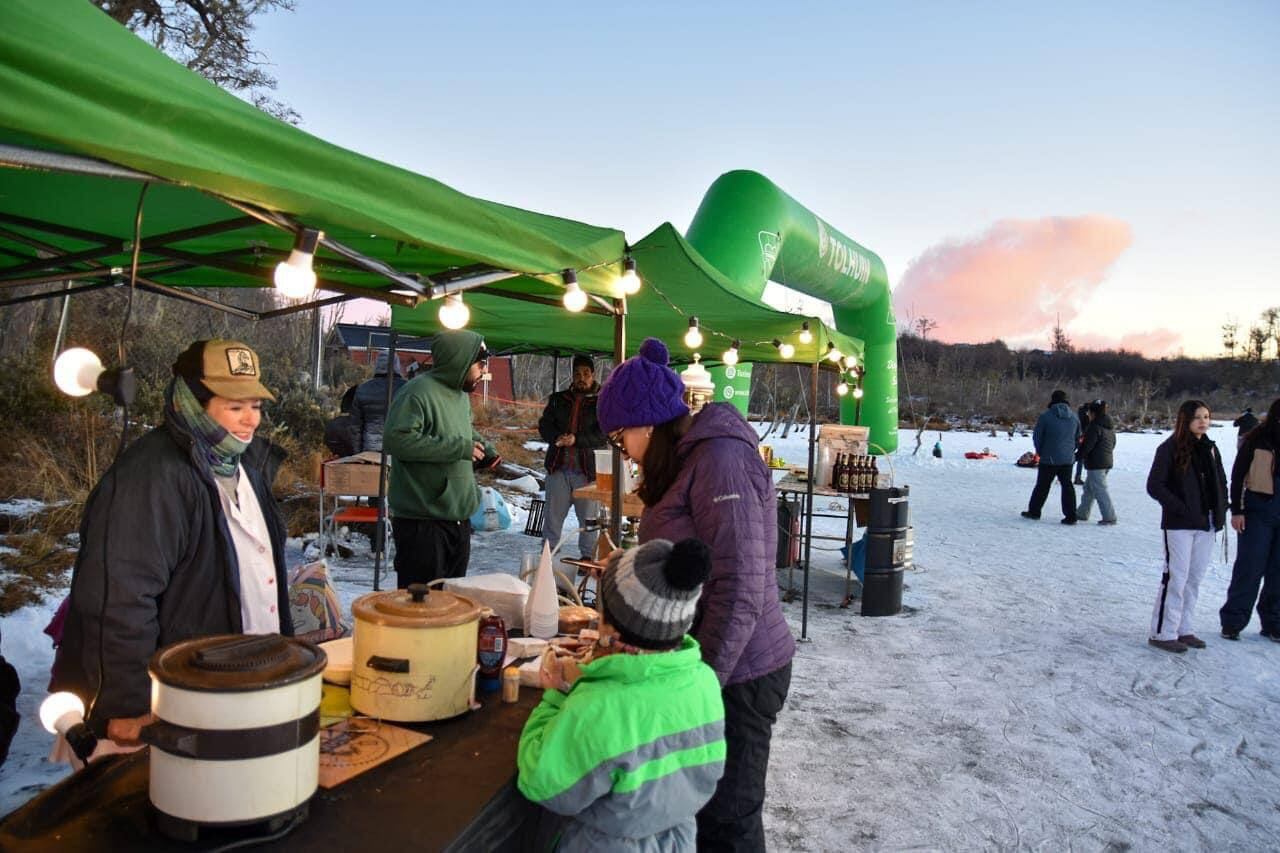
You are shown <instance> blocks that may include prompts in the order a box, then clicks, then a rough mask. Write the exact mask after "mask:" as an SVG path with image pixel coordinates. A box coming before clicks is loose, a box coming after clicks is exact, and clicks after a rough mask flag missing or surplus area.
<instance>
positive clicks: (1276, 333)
mask: <svg viewBox="0 0 1280 853" xmlns="http://www.w3.org/2000/svg"><path fill="white" fill-rule="evenodd" d="M1262 322H1264V323H1266V324H1267V337H1268V338H1270V339H1271V342H1272V344H1273V345H1274V346H1275V357H1276V358H1277V359H1280V307H1274V308H1268V309H1267V310H1266V311H1263V312H1262Z"/></svg>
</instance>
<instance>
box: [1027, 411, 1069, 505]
mask: <svg viewBox="0 0 1280 853" xmlns="http://www.w3.org/2000/svg"><path fill="white" fill-rule="evenodd" d="M1079 440H1080V419H1079V418H1077V417H1076V413H1075V412H1073V411H1071V406H1070V405H1069V404H1068V403H1067V392H1066V391H1061V390H1059V391H1054V392H1053V395H1052V396H1051V397H1050V398H1049V406H1048V408H1047V409H1045V411H1044V412H1042V413H1041V414H1040V417H1039V418H1037V419H1036V428H1035V431H1034V432H1033V433H1032V441H1033V442H1034V443H1035V447H1036V453H1038V454H1040V467H1039V469H1038V470H1037V472H1036V485H1035V488H1034V489H1032V490H1031V501H1030V502H1029V503H1028V504H1027V508H1026V509H1025V510H1023V511H1022V517H1023V518H1031V519H1038V518H1039V517H1040V509H1041V508H1042V507H1043V506H1044V502H1045V500H1046V499H1047V498H1048V497H1049V487H1050V486H1051V485H1053V481H1054V479H1057V481H1058V484H1059V486H1061V488H1062V523H1063V524H1075V523H1076V490H1075V486H1073V485H1071V462H1072V460H1073V459H1074V458H1075V454H1076V445H1077V444H1078V443H1079Z"/></svg>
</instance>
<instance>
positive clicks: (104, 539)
mask: <svg viewBox="0 0 1280 853" xmlns="http://www.w3.org/2000/svg"><path fill="white" fill-rule="evenodd" d="M284 456H285V454H284V451H283V450H280V449H279V448H277V447H275V446H274V445H271V444H270V443H269V442H267V441H266V440H265V439H263V438H255V439H254V440H253V443H252V444H250V445H249V449H248V450H247V451H246V452H245V454H244V455H243V456H242V457H241V460H240V461H241V467H242V468H243V469H244V472H245V475H246V476H248V478H249V483H250V484H251V485H252V486H253V491H254V494H255V495H257V498H258V503H259V505H260V506H261V508H262V517H263V518H264V519H265V520H266V522H267V528H268V531H269V533H270V535H271V551H272V555H273V557H274V559H275V566H276V587H277V602H276V608H277V612H278V613H279V616H280V629H281V633H284V634H292V633H293V623H292V621H291V620H290V618H289V599H288V580H287V578H286V576H285V561H284V542H285V526H284V521H283V519H282V518H281V516H280V511H279V509H278V508H277V507H276V502H275V498H274V497H272V495H271V482H272V481H273V480H274V479H275V475H276V471H277V470H278V468H279V467H280V463H281V461H283V459H284ZM218 488H219V486H218V485H217V483H215V482H214V480H213V478H212V477H211V476H210V475H208V474H204V473H202V472H201V471H199V470H198V469H197V468H196V466H195V465H194V464H192V461H191V456H190V439H188V438H186V437H185V436H182V435H180V434H179V433H177V432H175V431H172V430H171V429H170V428H169V427H168V426H162V427H159V428H158V429H155V430H152V431H151V432H150V433H148V434H147V435H145V436H143V437H142V438H140V439H138V440H137V441H136V442H134V443H133V444H132V445H131V446H130V447H129V448H128V449H127V450H125V452H124V455H123V456H121V457H120V459H119V460H118V461H117V462H116V463H115V464H114V465H112V466H111V468H110V469H108V470H107V473H106V474H105V475H103V477H102V479H101V480H100V481H99V482H98V485H97V486H96V487H95V488H94V490H93V493H92V494H90V495H89V500H88V501H87V502H86V504H85V510H84V517H83V518H82V519H81V522H80V552H79V554H78V555H77V557H76V565H75V570H74V572H73V574H72V577H71V597H70V606H69V610H68V612H67V621H66V628H65V631H64V633H63V637H62V645H60V646H59V647H58V652H57V655H56V657H55V658H54V663H53V682H52V684H51V686H50V689H51V690H54V691H57V690H71V691H73V692H75V693H77V694H79V695H80V696H81V697H82V698H84V699H85V704H86V705H88V704H89V700H90V699H91V697H92V696H93V694H94V690H95V688H96V686H97V683H98V672H99V669H98V667H99V662H98V657H99V655H98V639H99V637H101V638H102V639H103V645H104V648H103V660H102V665H103V675H104V676H105V677H104V678H103V679H102V692H101V694H100V695H99V696H98V701H97V705H96V706H95V707H94V708H93V710H92V716H91V719H90V723H91V725H92V727H93V728H94V729H95V730H96V731H97V732H98V733H99V736H101V734H102V733H103V732H104V730H105V728H106V722H107V721H108V720H110V719H113V718H116V717H137V716H140V715H142V714H145V713H147V712H148V711H149V710H150V709H151V680H150V678H149V676H148V675H147V662H148V660H150V658H151V655H152V654H153V653H154V652H155V651H156V650H157V649H159V648H161V647H162V646H167V645H169V644H170V643H175V642H178V641H179V640H187V639H191V638H193V637H204V636H208V635H210V634H234V633H239V632H240V631H241V629H242V623H241V620H240V567H239V563H238V561H237V559H236V552H235V546H234V544H233V542H232V539H231V530H230V528H229V527H228V526H227V519H226V516H225V515H224V513H223V511H222V502H221V500H220V499H219V497H218ZM104 559H105V561H106V562H105V566H104ZM104 583H106V584H107V586H108V595H107V607H106V611H105V620H104V623H103V625H102V627H101V629H100V628H99V618H98V616H99V613H101V612H102V588H103V584H104Z"/></svg>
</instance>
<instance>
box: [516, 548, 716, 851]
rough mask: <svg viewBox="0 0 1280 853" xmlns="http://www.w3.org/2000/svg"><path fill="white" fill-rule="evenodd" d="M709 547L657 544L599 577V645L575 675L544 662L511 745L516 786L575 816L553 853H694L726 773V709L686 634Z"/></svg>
mask: <svg viewBox="0 0 1280 853" xmlns="http://www.w3.org/2000/svg"><path fill="white" fill-rule="evenodd" d="M710 568H711V563H710V559H709V555H708V552H707V548H706V546H705V545H703V544H702V543H701V542H700V541H698V540H696V539H686V540H684V541H682V542H680V543H678V544H676V545H672V544H671V542H669V541H667V540H665V539H655V540H652V541H650V542H647V543H645V544H644V545H642V546H640V547H639V548H631V549H629V550H626V551H615V552H614V553H613V554H612V555H611V556H610V558H609V564H608V566H607V567H606V569H605V572H604V575H603V576H602V577H601V579H600V588H599V596H598V599H599V602H600V609H601V617H602V618H601V624H600V642H599V644H598V646H597V648H596V650H595V654H594V657H593V659H592V660H591V662H590V663H588V664H585V665H584V666H582V667H581V668H580V669H579V668H577V667H575V666H572V665H563V664H561V663H559V659H557V658H555V657H554V656H549V657H548V658H547V659H546V660H545V661H544V665H543V670H542V679H543V685H544V686H545V687H546V688H547V689H546V691H545V692H544V693H543V696H542V702H541V703H539V705H538V707H537V708H535V709H534V711H533V713H532V714H531V715H530V716H529V721H528V723H526V724H525V727H524V733H523V734H522V735H521V737H520V751H519V756H518V763H519V770H520V776H519V787H520V790H521V792H523V793H524V795H525V796H526V797H528V798H529V799H530V800H532V801H534V802H536V803H539V804H541V805H543V806H545V807H546V808H548V809H550V810H551V811H553V812H556V813H557V814H562V815H568V816H570V817H572V818H573V820H572V821H571V822H570V823H569V825H568V827H567V828H566V829H565V831H564V833H563V834H562V835H561V837H560V840H559V845H558V846H557V848H556V849H557V850H560V851H575V850H635V851H672V850H693V849H694V846H695V839H696V836H697V824H696V823H695V821H694V816H695V815H696V814H697V813H698V810H699V809H701V808H702V806H703V805H704V804H705V803H706V802H707V800H709V799H710V798H711V795H712V794H713V793H715V789H716V782H717V781H718V780H719V779H720V776H721V775H722V774H723V772H724V756H725V745H724V704H723V702H722V701H721V698H720V682H719V680H718V679H717V678H716V675H715V672H714V671H713V670H712V669H711V668H710V667H709V666H707V665H706V664H705V663H703V662H702V654H701V651H700V649H699V647H698V642H697V640H694V639H693V638H692V637H690V636H687V632H688V630H689V628H690V626H691V625H692V623H693V614H694V607H695V605H696V604H697V601H698V595H699V593H700V592H701V591H702V582H703V581H705V580H706V578H707V575H708V574H709V572H710Z"/></svg>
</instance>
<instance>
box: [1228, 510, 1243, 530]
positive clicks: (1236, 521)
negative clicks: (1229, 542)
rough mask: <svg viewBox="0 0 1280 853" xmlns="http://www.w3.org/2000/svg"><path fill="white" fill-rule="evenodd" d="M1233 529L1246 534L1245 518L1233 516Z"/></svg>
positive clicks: (1233, 514)
mask: <svg viewBox="0 0 1280 853" xmlns="http://www.w3.org/2000/svg"><path fill="white" fill-rule="evenodd" d="M1231 529H1232V530H1234V531H1235V532H1236V533H1244V516H1243V515H1236V514H1235V513H1232V514H1231Z"/></svg>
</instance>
